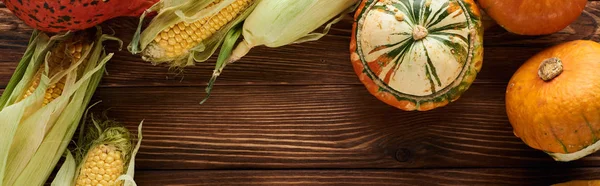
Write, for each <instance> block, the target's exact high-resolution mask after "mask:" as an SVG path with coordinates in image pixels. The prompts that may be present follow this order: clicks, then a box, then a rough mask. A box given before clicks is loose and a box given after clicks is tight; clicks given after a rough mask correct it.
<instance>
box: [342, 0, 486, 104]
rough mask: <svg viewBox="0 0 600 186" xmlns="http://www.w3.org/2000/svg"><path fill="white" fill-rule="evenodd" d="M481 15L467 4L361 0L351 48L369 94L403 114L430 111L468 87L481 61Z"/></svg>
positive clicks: (448, 0) (441, 0)
mask: <svg viewBox="0 0 600 186" xmlns="http://www.w3.org/2000/svg"><path fill="white" fill-rule="evenodd" d="M482 40H483V27H482V23H481V14H480V12H479V9H478V8H477V6H476V5H475V3H474V2H473V1H472V0H364V1H363V2H362V3H361V5H360V6H359V7H358V9H357V12H356V15H355V19H354V26H353V32H352V41H351V43H350V52H351V60H352V64H353V66H354V69H355V71H356V74H357V75H358V77H359V78H360V80H361V81H362V82H363V84H364V85H365V86H366V88H367V89H368V90H369V92H370V93H371V94H373V95H374V96H376V97H377V98H379V99H380V100H382V101H384V102H385V103H387V104H390V105H392V106H395V107H397V108H399V109H402V110H409V111H410V110H419V111H425V110H431V109H434V108H437V107H441V106H444V105H446V104H448V103H449V102H452V101H455V100H456V99H458V98H459V97H460V95H461V94H462V93H463V92H464V91H465V90H467V89H468V88H469V86H470V85H471V83H472V82H473V81H474V80H475V77H476V75H477V73H478V72H479V70H480V69H481V65H482V61H483V43H482Z"/></svg>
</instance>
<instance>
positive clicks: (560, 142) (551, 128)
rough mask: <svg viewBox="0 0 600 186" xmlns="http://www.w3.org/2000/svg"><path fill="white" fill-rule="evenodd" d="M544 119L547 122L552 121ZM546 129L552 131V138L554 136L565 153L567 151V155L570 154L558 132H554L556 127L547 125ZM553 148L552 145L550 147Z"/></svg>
mask: <svg viewBox="0 0 600 186" xmlns="http://www.w3.org/2000/svg"><path fill="white" fill-rule="evenodd" d="M544 119H545V120H546V121H550V120H548V118H547V117H544ZM546 127H547V128H548V129H549V130H550V133H551V134H552V136H554V139H556V142H558V144H560V145H561V146H562V148H563V151H565V153H569V150H568V148H567V146H566V145H565V144H564V143H563V141H562V140H561V139H560V138H559V137H558V135H556V132H554V127H552V124H549V125H548V124H547V125H546ZM550 146H552V145H550Z"/></svg>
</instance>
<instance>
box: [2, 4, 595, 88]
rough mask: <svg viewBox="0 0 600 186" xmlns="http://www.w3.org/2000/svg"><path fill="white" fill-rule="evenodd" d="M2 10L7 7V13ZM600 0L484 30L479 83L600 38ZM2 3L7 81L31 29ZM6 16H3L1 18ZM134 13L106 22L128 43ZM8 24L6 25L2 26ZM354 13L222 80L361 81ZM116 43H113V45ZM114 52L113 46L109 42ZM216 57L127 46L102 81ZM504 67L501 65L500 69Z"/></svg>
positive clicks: (258, 54)
mask: <svg viewBox="0 0 600 186" xmlns="http://www.w3.org/2000/svg"><path fill="white" fill-rule="evenodd" d="M3 12H4V13H3ZM598 15H600V2H590V3H589V4H588V7H587V9H586V12H585V13H584V14H582V16H581V17H580V18H579V20H578V21H576V22H575V23H573V24H572V26H570V27H569V28H567V29H565V30H563V31H561V32H559V33H556V34H552V35H549V36H538V37H525V36H515V35H512V34H509V33H506V31H504V30H502V29H501V28H499V27H497V28H492V29H490V30H489V31H487V32H486V36H485V45H486V48H485V62H484V65H483V71H482V73H481V74H480V75H479V76H478V81H477V82H476V83H483V82H494V83H500V82H505V81H506V80H507V77H510V75H512V72H514V70H515V69H516V68H518V65H520V64H521V63H522V62H523V61H525V60H526V59H527V58H529V57H530V56H531V55H533V54H535V53H536V52H538V51H540V50H542V49H543V48H544V47H547V46H550V45H554V44H557V43H559V42H563V41H568V40H573V39H592V40H595V41H600V35H599V34H598V33H600V29H599V26H600V25H599V24H598V22H599V20H600V19H599V18H598ZM11 16H12V15H10V13H8V10H6V9H0V53H2V54H3V57H2V58H1V59H0V87H2V86H5V84H6V82H7V81H8V78H9V77H10V75H11V74H12V72H13V71H14V68H15V66H16V61H18V60H19V59H20V58H21V55H22V53H23V52H24V51H25V47H26V44H27V40H28V33H29V32H30V30H28V28H27V27H24V26H23V25H22V24H21V23H20V21H18V20H17V19H16V18H14V17H11ZM2 17H4V18H2ZM136 23H137V20H136V19H135V18H119V19H115V20H111V21H108V22H107V23H105V24H104V25H105V26H106V28H108V27H110V28H112V29H113V30H116V33H117V36H118V37H120V38H122V39H123V40H124V41H125V43H128V41H129V40H130V39H131V36H132V33H133V28H135V26H136ZM2 28H4V29H2ZM350 28H351V19H350V18H347V19H345V20H344V21H343V22H341V23H338V24H336V25H335V27H334V29H333V31H332V33H331V35H328V36H326V37H324V38H323V39H322V40H320V41H316V42H310V43H304V44H297V45H292V46H286V47H280V48H266V47H258V48H256V49H255V50H253V51H251V52H250V54H249V55H248V56H247V57H246V58H243V59H242V60H241V61H239V62H238V63H236V64H233V65H231V66H229V67H227V69H226V70H225V72H224V73H223V75H222V76H221V77H220V78H219V80H218V81H217V84H220V85H247V84H252V85H257V84H258V85H272V84H295V85H309V84H310V85H316V84H360V82H359V81H358V78H356V76H355V75H354V72H353V69H352V66H351V65H350V62H349V57H348V43H349V35H350ZM111 46H112V45H111ZM108 48H109V51H111V52H115V50H114V49H115V47H114V46H112V47H108ZM214 61H215V58H214V57H213V58H212V59H211V60H209V61H208V62H207V63H203V64H198V66H195V67H189V68H185V69H184V71H183V72H181V71H178V70H168V68H166V67H165V66H153V65H151V64H149V63H147V62H143V61H141V60H140V59H139V56H133V55H131V54H129V53H128V52H127V51H121V52H118V53H117V55H115V57H114V58H113V60H112V61H111V62H110V63H109V65H108V67H107V68H108V72H109V75H107V76H105V78H104V81H103V83H102V85H101V86H103V87H123V86H204V85H205V84H206V82H207V80H208V79H209V78H210V75H211V73H212V70H213V69H214V63H213V62H214ZM499 69H501V70H499Z"/></svg>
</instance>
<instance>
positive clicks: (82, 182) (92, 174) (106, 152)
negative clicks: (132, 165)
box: [75, 144, 125, 186]
mask: <svg viewBox="0 0 600 186" xmlns="http://www.w3.org/2000/svg"><path fill="white" fill-rule="evenodd" d="M124 167H125V161H124V160H123V156H122V152H120V151H119V150H118V148H116V147H115V146H114V145H110V144H101V145H97V146H96V147H93V148H92V149H90V150H89V151H88V154H87V156H86V157H85V160H84V161H83V166H82V167H81V169H80V172H79V176H77V181H76V182H75V185H76V186H86V185H104V186H108V185H122V181H117V178H118V177H119V176H120V175H122V174H123V173H124V170H123V168H124Z"/></svg>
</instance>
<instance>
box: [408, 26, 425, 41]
mask: <svg viewBox="0 0 600 186" xmlns="http://www.w3.org/2000/svg"><path fill="white" fill-rule="evenodd" d="M427 34H429V31H427V28H425V27H423V26H421V25H417V26H415V29H413V33H412V35H413V39H414V40H415V41H418V40H421V39H423V38H425V37H427Z"/></svg>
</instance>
